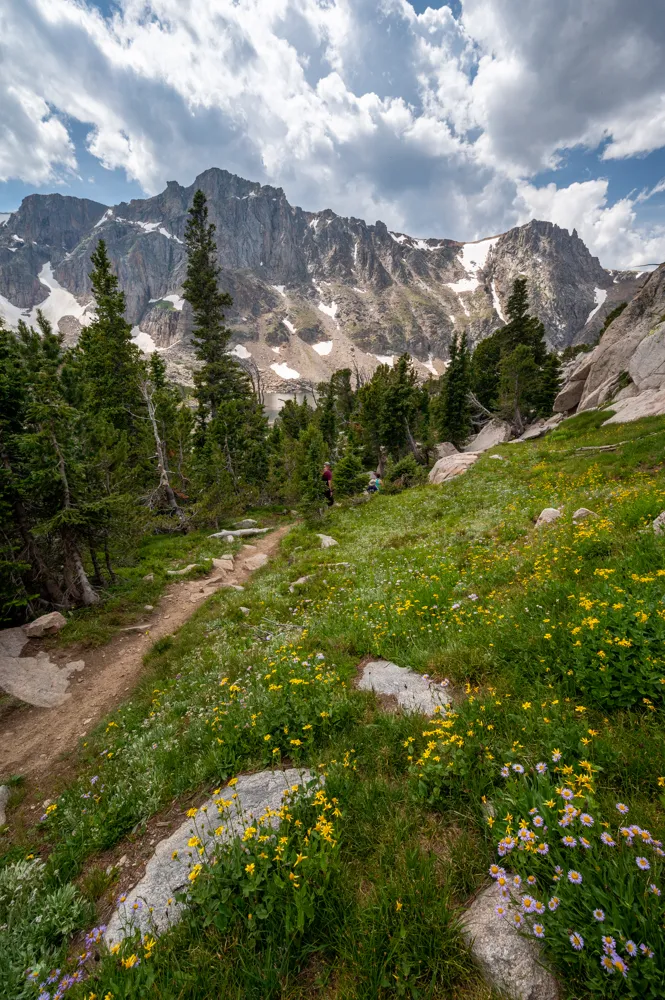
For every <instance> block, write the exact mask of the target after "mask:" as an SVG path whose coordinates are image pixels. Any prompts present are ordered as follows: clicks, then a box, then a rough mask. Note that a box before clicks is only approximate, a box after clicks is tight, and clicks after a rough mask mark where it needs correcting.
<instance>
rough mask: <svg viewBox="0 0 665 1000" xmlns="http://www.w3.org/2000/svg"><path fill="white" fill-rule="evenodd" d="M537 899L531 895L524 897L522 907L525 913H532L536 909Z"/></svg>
mask: <svg viewBox="0 0 665 1000" xmlns="http://www.w3.org/2000/svg"><path fill="white" fill-rule="evenodd" d="M535 905H536V901H535V900H534V899H532V898H531V896H523V897H522V909H523V910H524V912H525V913H531V912H532V911H533V910H534V909H535Z"/></svg>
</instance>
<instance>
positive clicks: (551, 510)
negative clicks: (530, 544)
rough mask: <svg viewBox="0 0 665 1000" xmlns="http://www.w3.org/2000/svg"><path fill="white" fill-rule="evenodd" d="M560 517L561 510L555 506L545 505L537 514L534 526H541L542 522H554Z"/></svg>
mask: <svg viewBox="0 0 665 1000" xmlns="http://www.w3.org/2000/svg"><path fill="white" fill-rule="evenodd" d="M560 517H561V511H560V510H557V508H556V507H545V509H544V510H542V511H541V512H540V514H539V515H538V520H537V521H536V527H537V528H542V527H543V525H544V524H554V522H555V521H558V520H559V518H560Z"/></svg>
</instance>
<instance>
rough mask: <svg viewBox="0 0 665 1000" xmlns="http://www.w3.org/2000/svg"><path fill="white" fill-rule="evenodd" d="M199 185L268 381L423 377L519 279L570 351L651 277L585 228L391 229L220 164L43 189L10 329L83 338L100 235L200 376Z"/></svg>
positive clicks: (31, 209) (6, 303)
mask: <svg viewBox="0 0 665 1000" xmlns="http://www.w3.org/2000/svg"><path fill="white" fill-rule="evenodd" d="M197 188H201V189H202V190H203V191H204V193H205V194H206V197H207V199H208V203H209V208H210V217H211V220H212V221H213V222H214V223H215V225H216V226H217V236H218V258H219V262H220V265H221V267H222V277H221V283H222V285H223V287H224V288H225V289H226V290H227V291H229V292H230V293H231V295H232V296H233V300H234V305H233V309H232V310H231V311H230V312H229V316H228V320H229V323H230V325H231V327H232V329H233V334H234V336H233V348H234V350H235V352H236V353H237V355H238V356H239V357H240V358H243V359H245V360H249V359H250V358H252V359H253V360H254V361H255V362H256V363H257V365H258V366H259V368H260V369H261V371H262V373H263V379H264V383H265V385H266V386H267V387H268V388H271V389H279V388H282V387H285V384H286V386H287V387H289V386H290V387H293V386H295V385H297V384H303V383H304V384H307V383H311V382H317V381H320V380H322V379H324V378H328V377H329V376H330V375H331V374H332V372H333V371H335V370H337V369H339V368H342V367H351V368H354V367H357V368H358V369H360V370H362V371H365V372H368V373H371V371H372V370H373V369H374V368H376V366H377V365H378V364H379V362H380V361H386V360H388V361H391V359H392V358H393V357H394V356H396V355H399V354H401V353H403V352H404V351H408V352H409V353H410V354H411V355H412V357H413V358H414V359H416V360H417V362H418V367H419V371H420V373H421V375H424V376H425V375H427V374H428V373H430V372H434V373H436V372H440V371H441V370H442V364H443V362H444V361H445V360H446V359H447V356H448V347H449V345H450V341H451V338H452V336H453V334H454V332H459V331H461V330H466V331H467V332H468V334H469V337H470V340H471V342H472V343H477V342H478V341H479V340H481V339H482V338H483V337H485V336H487V335H488V334H489V333H491V332H492V331H493V330H495V329H496V328H497V326H499V325H501V323H502V322H503V319H504V314H505V306H506V301H507V297H508V295H509V293H510V290H511V287H512V282H513V280H514V278H515V277H516V276H517V275H519V274H525V275H526V276H527V277H528V279H529V289H530V295H531V301H532V306H533V309H534V312H535V313H536V314H537V315H538V316H539V317H540V318H541V319H542V320H543V322H544V323H545V327H546V331H547V337H548V341H549V343H550V345H551V346H552V347H555V348H557V349H561V348H564V347H566V346H568V345H569V344H573V343H578V342H585V341H592V340H593V339H594V337H595V336H596V335H597V333H598V331H599V330H600V327H601V325H602V322H603V320H604V318H605V316H606V315H607V314H608V313H609V311H610V310H611V309H612V308H613V307H614V306H615V305H616V304H617V303H619V302H622V301H625V300H627V299H629V298H632V296H633V295H634V293H635V291H636V290H637V289H638V288H639V287H640V284H641V282H642V281H643V280H644V276H642V275H636V274H633V273H621V274H619V273H615V272H610V271H607V270H605V269H604V268H602V267H601V265H600V263H599V261H598V260H597V258H595V257H592V256H591V254H590V253H589V251H588V250H587V248H586V247H585V245H584V243H583V242H582V241H581V240H580V239H579V237H578V236H577V234H576V232H573V233H572V235H571V234H570V233H569V232H568V231H567V230H565V229H560V228H559V227H557V226H554V225H552V224H551V223H548V222H537V221H533V222H530V223H529V224H528V225H525V226H521V227H518V228H515V229H511V230H510V231H509V232H507V233H503V234H501V235H498V236H492V237H491V238H488V239H485V240H481V241H480V242H477V243H461V242H458V241H456V240H452V239H447V238H439V237H428V238H415V237H412V236H408V235H406V234H404V233H397V232H390V231H389V230H388V228H387V227H386V226H385V225H384V224H383V223H382V222H376V223H375V224H373V225H370V224H368V223H366V222H364V221H362V220H361V219H355V218H341V217H339V216H337V215H335V213H334V212H332V211H330V210H325V211H321V212H309V211H304V210H303V209H301V208H296V207H293V206H292V205H290V204H289V202H288V201H287V198H286V195H285V194H284V191H282V190H281V189H280V188H272V187H266V186H261V185H260V184H257V183H253V182H251V181H247V180H243V179H242V178H240V177H237V176H235V175H233V174H229V173H227V172H226V171H224V170H219V169H217V168H213V169H210V170H206V171H205V172H204V173H203V174H201V175H200V176H199V177H197V178H196V180H195V181H194V183H193V184H192V185H191V186H190V187H188V188H183V187H181V186H180V185H179V184H177V183H175V182H170V183H169V184H168V186H167V188H166V190H165V191H163V192H162V193H161V194H159V195H157V196H155V197H153V198H146V199H137V200H133V201H131V202H129V203H122V204H119V205H115V206H113V207H110V208H109V207H107V206H105V205H102V204H99V203H96V202H93V201H88V200H84V199H78V198H71V197H63V196H61V195H57V194H56V195H30V196H29V197H27V198H25V199H24V201H23V203H22V205H21V207H20V208H19V209H18V211H17V212H15V213H14V214H13V215H11V216H9V218H8V219H7V220H6V221H5V222H4V224H0V314H2V315H3V316H4V318H5V320H6V321H8V322H9V323H10V324H12V325H13V324H16V323H17V322H18V319H19V318H20V317H21V316H23V317H24V318H32V320H33V321H34V314H35V311H36V307H37V306H40V307H41V308H42V309H44V311H45V313H46V315H47V317H48V318H49V319H50V320H51V321H52V322H53V323H55V324H56V325H58V326H59V327H60V329H61V330H62V331H63V332H64V333H65V334H66V336H67V338H68V339H69V340H70V341H71V340H74V339H76V337H77V336H78V333H79V332H80V329H81V326H82V325H85V324H86V323H87V322H89V320H90V310H91V306H92V302H91V294H90V282H89V278H88V275H89V272H90V255H91V253H92V251H93V250H94V247H95V245H96V243H97V240H98V239H99V237H103V238H104V239H105V241H106V242H107V244H108V247H109V254H110V257H111V260H112V262H113V265H114V268H115V269H116V272H117V274H118V276H119V278H120V284H121V287H122V289H123V290H124V292H125V295H126V301H127V318H128V320H129V322H130V323H131V324H132V326H133V327H134V331H135V336H136V338H137V341H138V343H140V344H141V345H142V346H143V347H144V348H145V349H147V350H152V349H154V348H157V349H158V350H160V351H163V352H164V357H165V359H166V360H167V361H168V363H169V366H170V369H171V373H172V375H174V376H176V377H177V378H178V379H179V380H180V381H189V380H190V379H191V374H189V373H190V372H191V362H192V351H191V346H190V344H189V331H190V322H191V318H190V315H189V307H188V306H187V305H186V304H185V303H184V301H183V299H182V294H181V293H182V282H183V280H184V277H185V252H184V251H185V248H184V244H183V238H184V232H185V225H186V219H187V210H188V208H189V207H190V205H191V202H192V197H193V194H194V192H195V190H196V189H197Z"/></svg>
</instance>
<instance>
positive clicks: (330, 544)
mask: <svg viewBox="0 0 665 1000" xmlns="http://www.w3.org/2000/svg"><path fill="white" fill-rule="evenodd" d="M316 537H317V538H320V539H321V548H322V549H332V548H334V547H335V545H339V542H337V541H335V539H334V538H333V537H332V535H318V534H317V536H316Z"/></svg>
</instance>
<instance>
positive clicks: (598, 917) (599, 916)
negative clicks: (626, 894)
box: [593, 907, 605, 923]
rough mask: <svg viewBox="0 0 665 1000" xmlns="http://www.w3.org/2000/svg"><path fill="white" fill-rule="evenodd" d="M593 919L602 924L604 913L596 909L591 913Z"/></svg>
mask: <svg viewBox="0 0 665 1000" xmlns="http://www.w3.org/2000/svg"><path fill="white" fill-rule="evenodd" d="M593 917H594V920H597V921H598V922H599V923H602V922H603V920H604V919H605V911H604V910H601V909H600V907H598V909H597V910H594V911H593Z"/></svg>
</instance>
